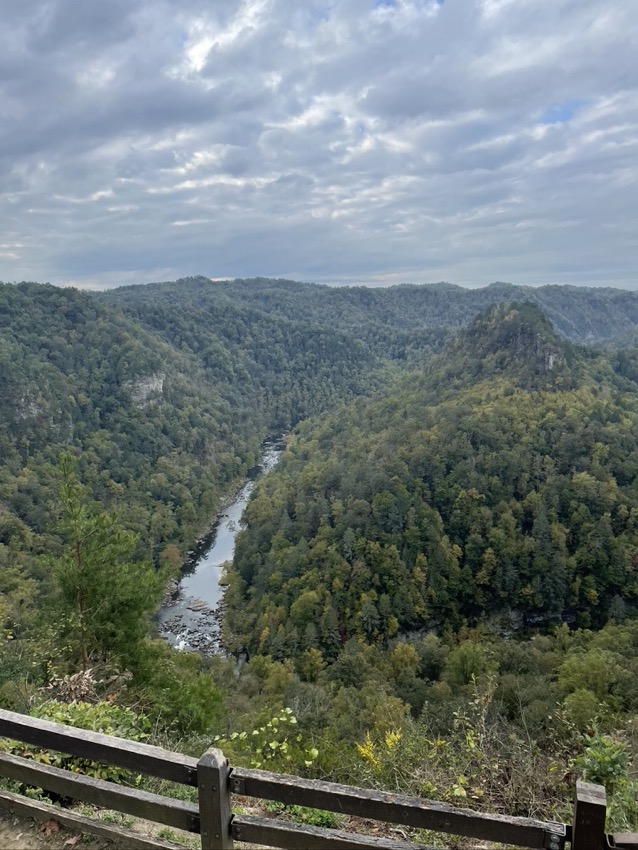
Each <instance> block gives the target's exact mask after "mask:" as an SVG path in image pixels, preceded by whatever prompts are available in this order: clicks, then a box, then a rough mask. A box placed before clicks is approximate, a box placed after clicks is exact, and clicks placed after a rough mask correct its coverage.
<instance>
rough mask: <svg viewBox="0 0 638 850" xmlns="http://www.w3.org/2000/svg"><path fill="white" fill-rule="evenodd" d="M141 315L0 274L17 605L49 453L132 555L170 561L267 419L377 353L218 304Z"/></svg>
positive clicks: (326, 402)
mask: <svg viewBox="0 0 638 850" xmlns="http://www.w3.org/2000/svg"><path fill="white" fill-rule="evenodd" d="M147 318H148V317H147ZM153 319H154V321H150V320H149V321H146V322H145V323H144V325H143V324H142V323H141V321H138V320H137V319H136V317H135V316H134V315H131V314H129V315H126V314H125V313H123V312H122V310H121V309H120V308H119V307H117V306H113V305H111V304H107V303H102V302H101V301H100V300H99V299H96V298H94V297H93V296H92V295H90V294H87V293H82V292H78V291H76V290H73V289H59V288H56V287H53V286H48V285H46V286H43V285H39V284H32V283H23V284H19V285H8V284H2V285H0V452H1V457H2V462H1V464H0V567H4V566H6V567H7V569H6V570H5V571H4V573H3V577H2V578H1V579H0V590H2V591H6V592H9V591H11V594H12V598H14V599H15V600H16V604H18V602H19V600H20V599H21V600H22V601H23V602H24V601H25V600H26V599H30V600H32V598H33V596H34V594H35V593H36V588H37V587H41V586H46V581H47V572H48V571H47V570H46V569H42V567H39V566H38V562H39V559H40V556H41V555H42V554H44V553H48V554H55V552H56V551H57V548H56V547H57V545H58V543H57V537H56V534H55V526H56V511H57V508H56V505H57V504H58V492H57V490H58V483H57V480H56V476H55V466H56V464H57V458H58V456H59V454H60V452H61V451H62V450H71V451H72V452H73V453H74V454H76V455H77V456H78V465H79V473H80V476H81V478H82V480H83V481H84V483H85V484H87V485H88V486H89V488H90V492H91V494H92V497H93V499H94V500H95V503H96V504H99V506H100V508H101V509H114V510H116V511H118V512H119V514H120V516H121V521H122V523H123V524H124V525H125V526H126V527H127V528H129V529H130V530H132V531H134V532H136V533H137V534H138V535H139V539H140V542H139V547H138V548H139V553H138V554H139V555H142V554H143V555H144V556H147V557H151V559H152V560H154V561H155V562H157V561H158V560H162V559H168V560H169V561H170V562H171V563H173V564H176V563H177V562H178V561H179V556H180V551H181V552H182V553H183V552H184V551H185V550H186V549H188V548H189V547H190V546H191V545H192V542H193V540H194V538H195V537H196V536H197V535H198V534H199V533H200V532H201V531H202V529H203V528H204V527H205V526H206V525H207V524H208V523H209V522H210V520H211V518H212V517H213V516H214V514H215V512H216V510H217V508H218V506H219V502H220V498H221V497H222V496H223V495H224V494H225V493H226V492H227V491H228V488H229V487H230V486H232V485H233V484H234V483H236V482H237V481H238V480H240V479H241V478H242V477H243V476H245V474H246V472H247V470H248V469H249V468H250V467H252V466H253V465H254V463H255V461H256V458H257V456H258V452H259V447H260V444H261V441H262V440H263V439H264V437H265V436H266V435H267V434H268V433H269V432H271V431H272V430H275V429H282V428H287V427H289V426H290V424H291V423H294V422H297V421H298V420H299V419H300V418H303V417H305V416H307V415H309V414H311V413H319V412H320V411H322V410H325V409H327V408H328V407H330V406H333V405H334V404H336V403H337V402H338V401H339V400H340V399H342V398H351V397H352V396H353V395H355V394H359V393H361V392H362V391H363V390H364V389H366V388H367V387H369V386H373V385H374V383H375V381H377V380H378V379H377V378H375V377H374V376H373V373H375V372H376V371H378V364H377V359H376V358H375V357H373V356H372V355H371V354H370V353H369V352H368V351H366V350H365V349H364V347H363V346H362V345H361V344H360V343H358V342H357V341H353V340H351V339H350V338H348V337H347V336H345V335H344V334H343V333H339V332H334V331H331V330H329V329H328V330H326V329H323V328H319V327H306V326H304V325H303V323H301V322H298V323H296V324H294V323H292V322H286V321H283V320H270V319H268V317H262V316H261V315H260V314H256V313H255V311H253V310H250V309H248V308H239V309H234V308H233V307H232V305H230V307H228V308H227V309H225V310H223V311H222V312H221V313H220V314H217V313H214V314H213V313H211V311H205V310H199V309H197V308H193V309H192V310H191V311H190V312H189V308H188V307H185V308H184V309H183V310H179V309H171V308H168V307H167V306H166V305H164V306H162V305H159V306H158V308H157V310H156V311H155V312H154V313H153ZM154 325H156V327H155V326H154ZM9 565H11V570H13V569H14V568H17V567H19V568H20V569H23V570H24V571H25V572H24V573H23V574H20V577H16V575H15V574H14V573H13V572H11V571H10V570H9ZM10 575H11V577H9V576H10ZM32 580H34V581H35V583H34V584H33V583H29V582H32ZM21 582H27V583H26V584H24V583H23V584H21ZM43 583H44V584H43ZM16 587H18V588H20V587H22V588H23V589H22V590H20V591H19V592H18V591H17V590H16Z"/></svg>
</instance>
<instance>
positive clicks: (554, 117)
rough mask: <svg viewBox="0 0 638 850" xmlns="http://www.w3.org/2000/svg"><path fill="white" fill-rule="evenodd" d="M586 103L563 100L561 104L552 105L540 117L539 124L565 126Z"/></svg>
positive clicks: (583, 101) (584, 101)
mask: <svg viewBox="0 0 638 850" xmlns="http://www.w3.org/2000/svg"><path fill="white" fill-rule="evenodd" d="M586 103H587V101H586V100H565V101H563V103H554V104H552V106H549V107H548V108H547V109H546V110H545V112H543V114H542V115H541V123H542V124H566V123H567V122H568V121H571V119H572V118H573V117H574V115H576V113H577V112H578V111H579V110H580V109H582V107H583V106H585V104H586Z"/></svg>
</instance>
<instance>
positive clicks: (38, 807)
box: [0, 791, 184, 850]
mask: <svg viewBox="0 0 638 850" xmlns="http://www.w3.org/2000/svg"><path fill="white" fill-rule="evenodd" d="M0 810H3V811H6V812H10V813H11V814H12V815H15V816H17V817H21V818H32V819H33V820H35V821H38V822H39V823H43V822H46V821H49V820H51V819H53V820H56V821H58V823H60V824H62V826H66V827H68V828H69V829H74V830H77V831H78V832H88V833H89V834H90V835H99V836H100V837H101V838H108V839H109V840H110V841H115V842H117V843H118V844H119V845H120V846H123V847H126V848H127V850H128V848H130V850H184V847H183V845H181V844H173V843H172V842H169V841H160V840H159V839H155V838H149V837H147V836H145V835H140V833H138V832H133V831H132V830H130V829H124V827H121V826H113V825H111V824H108V823H104V822H103V821H98V820H94V819H93V818H86V817H82V816H81V815H78V814H76V813H75V812H72V811H70V810H69V809H60V808H59V807H58V806H52V805H50V804H49V803H42V802H40V801H39V800H28V799H27V798H26V797H21V796H20V795H19V794H11V793H9V792H8V791H0Z"/></svg>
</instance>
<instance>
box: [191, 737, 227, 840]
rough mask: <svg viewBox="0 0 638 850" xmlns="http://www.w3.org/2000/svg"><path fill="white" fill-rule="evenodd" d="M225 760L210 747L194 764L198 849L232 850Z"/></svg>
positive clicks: (220, 752)
mask: <svg viewBox="0 0 638 850" xmlns="http://www.w3.org/2000/svg"><path fill="white" fill-rule="evenodd" d="M229 774H230V770H229V769H228V759H227V758H224V754H223V753H222V751H221V750H217V749H215V748H214V747H212V748H211V749H210V750H207V751H206V752H205V753H204V755H203V756H202V757H201V758H200V760H199V762H198V763H197V776H198V780H199V784H198V794H199V819H200V834H201V836H202V850H233V837H232V835H231V832H230V822H231V819H232V815H231V813H230V786H229Z"/></svg>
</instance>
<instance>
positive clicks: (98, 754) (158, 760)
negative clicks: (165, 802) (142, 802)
mask: <svg viewBox="0 0 638 850" xmlns="http://www.w3.org/2000/svg"><path fill="white" fill-rule="evenodd" d="M2 736H4V737H6V738H11V739H12V740H14V741H21V742H22V743H25V744H32V745H33V746H35V747H43V748H44V749H47V750H55V751H56V752H60V753H66V754H68V755H71V756H79V757H80V758H87V759H94V760H95V761H101V762H106V763H107V764H115V765H117V766H118V767H125V768H128V769H129V770H132V771H134V772H135V773H146V774H148V775H149V776H158V777H159V778H160V779H169V780H171V781H172V782H179V783H180V784H182V785H193V786H197V759H194V758H190V757H189V756H184V755H181V753H173V752H170V750H164V749H162V748H161V747H153V746H151V745H150V744H143V743H141V742H139V741H128V740H127V739H126V738H115V737H114V736H112V735H102V734H101V733H99V732H89V731H88V730H87V729H76V728H75V727H71V726H63V725H61V724H60V723H52V722H51V721H50V720H40V719H39V718H37V717H28V716H26V715H24V714H17V713H16V712H14V711H4V710H3V709H0V737H2Z"/></svg>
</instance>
